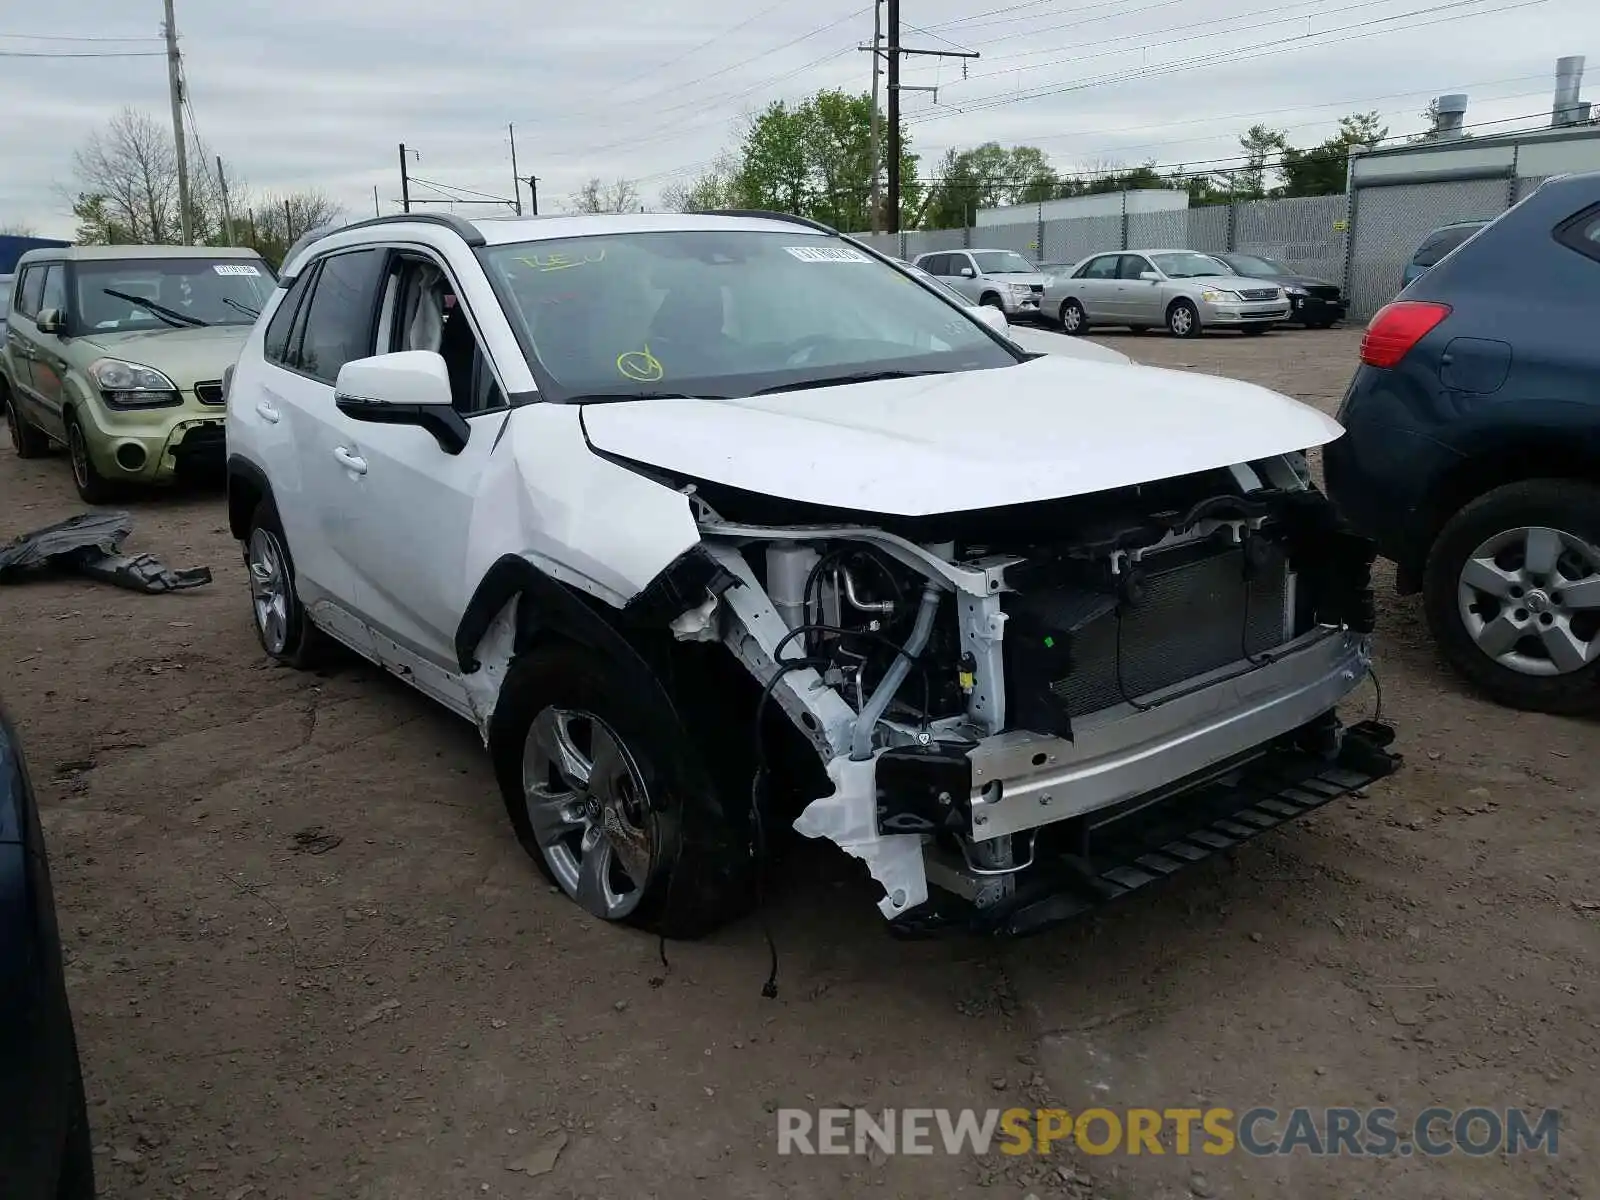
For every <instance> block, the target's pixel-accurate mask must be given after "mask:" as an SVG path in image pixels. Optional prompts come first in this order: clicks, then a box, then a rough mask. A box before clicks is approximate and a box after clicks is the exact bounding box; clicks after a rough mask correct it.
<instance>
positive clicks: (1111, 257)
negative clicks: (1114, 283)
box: [1078, 254, 1119, 279]
mask: <svg viewBox="0 0 1600 1200" xmlns="http://www.w3.org/2000/svg"><path fill="white" fill-rule="evenodd" d="M1118 257H1119V256H1118V255H1115V254H1102V255H1100V257H1099V258H1091V259H1090V260H1089V261H1088V262H1086V263H1084V264H1083V270H1081V271H1079V272H1078V278H1079V279H1115V278H1116V277H1117V259H1118Z"/></svg>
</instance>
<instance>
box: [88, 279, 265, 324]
mask: <svg viewBox="0 0 1600 1200" xmlns="http://www.w3.org/2000/svg"><path fill="white" fill-rule="evenodd" d="M100 290H101V291H102V292H104V293H105V294H106V295H108V296H115V297H116V298H117V299H118V300H126V301H127V302H128V303H129V304H137V305H138V306H139V307H140V308H147V309H149V310H150V311H151V312H153V313H154V314H155V315H156V316H158V317H160V318H161V319H162V320H163V321H166V322H167V323H168V324H169V325H176V326H178V327H179V328H182V327H184V326H187V327H188V328H190V329H194V328H197V327H199V326H203V325H209V324H210V322H209V321H202V320H201V319H200V318H199V317H191V316H189V315H187V314H186V313H181V312H176V311H174V310H173V309H170V308H167V307H166V306H165V305H162V304H157V303H156V302H155V301H154V300H146V299H145V298H144V297H143V296H133V295H129V294H128V293H127V292H119V291H117V290H116V289H115V288H101V289H100ZM258 315H259V314H258Z"/></svg>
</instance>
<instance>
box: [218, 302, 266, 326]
mask: <svg viewBox="0 0 1600 1200" xmlns="http://www.w3.org/2000/svg"><path fill="white" fill-rule="evenodd" d="M222 302H223V303H224V304H226V305H227V306H228V307H229V308H232V309H236V310H238V311H239V312H242V313H243V314H244V315H245V316H247V317H249V318H250V319H251V320H252V321H254V320H255V319H256V318H257V317H259V316H260V315H261V310H260V309H259V308H251V307H250V306H249V305H248V304H240V303H239V302H238V301H237V300H235V299H234V298H233V297H232V296H224V297H222Z"/></svg>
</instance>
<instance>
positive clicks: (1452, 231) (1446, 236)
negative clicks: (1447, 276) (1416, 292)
mask: <svg viewBox="0 0 1600 1200" xmlns="http://www.w3.org/2000/svg"><path fill="white" fill-rule="evenodd" d="M1482 228H1483V226H1482V225H1456V226H1452V227H1451V228H1448V229H1440V230H1436V231H1435V232H1434V233H1432V234H1430V235H1429V237H1428V240H1427V241H1425V242H1423V243H1422V246H1421V248H1420V249H1418V251H1417V255H1416V257H1415V258H1413V259H1412V260H1411V261H1412V262H1414V263H1415V264H1416V265H1417V266H1419V267H1431V266H1433V265H1434V264H1435V263H1437V262H1438V261H1439V260H1440V259H1441V258H1443V257H1444V256H1445V255H1446V254H1449V253H1450V251H1452V250H1454V249H1455V248H1456V247H1457V246H1459V245H1461V243H1462V242H1464V241H1466V240H1467V239H1468V238H1469V237H1471V236H1472V235H1473V234H1475V233H1477V232H1478V230H1480V229H1482Z"/></svg>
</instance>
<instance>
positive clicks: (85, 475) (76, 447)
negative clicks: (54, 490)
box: [66, 412, 119, 504]
mask: <svg viewBox="0 0 1600 1200" xmlns="http://www.w3.org/2000/svg"><path fill="white" fill-rule="evenodd" d="M66 425H67V460H68V462H69V463H70V464H71V466H72V482H73V485H74V486H75V487H76V488H77V489H78V496H79V498H81V499H82V500H83V502H84V503H85V504H109V503H111V502H112V501H113V500H115V499H116V498H117V495H118V491H119V489H118V488H117V486H116V484H114V483H112V482H111V481H110V480H109V479H107V478H106V477H105V476H104V475H102V474H100V471H99V469H98V468H97V467H96V466H95V465H94V459H93V458H91V457H90V456H89V440H88V438H87V437H85V436H84V432H83V426H82V425H80V424H79V423H78V416H77V414H76V413H73V412H68V413H67V420H66Z"/></svg>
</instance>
